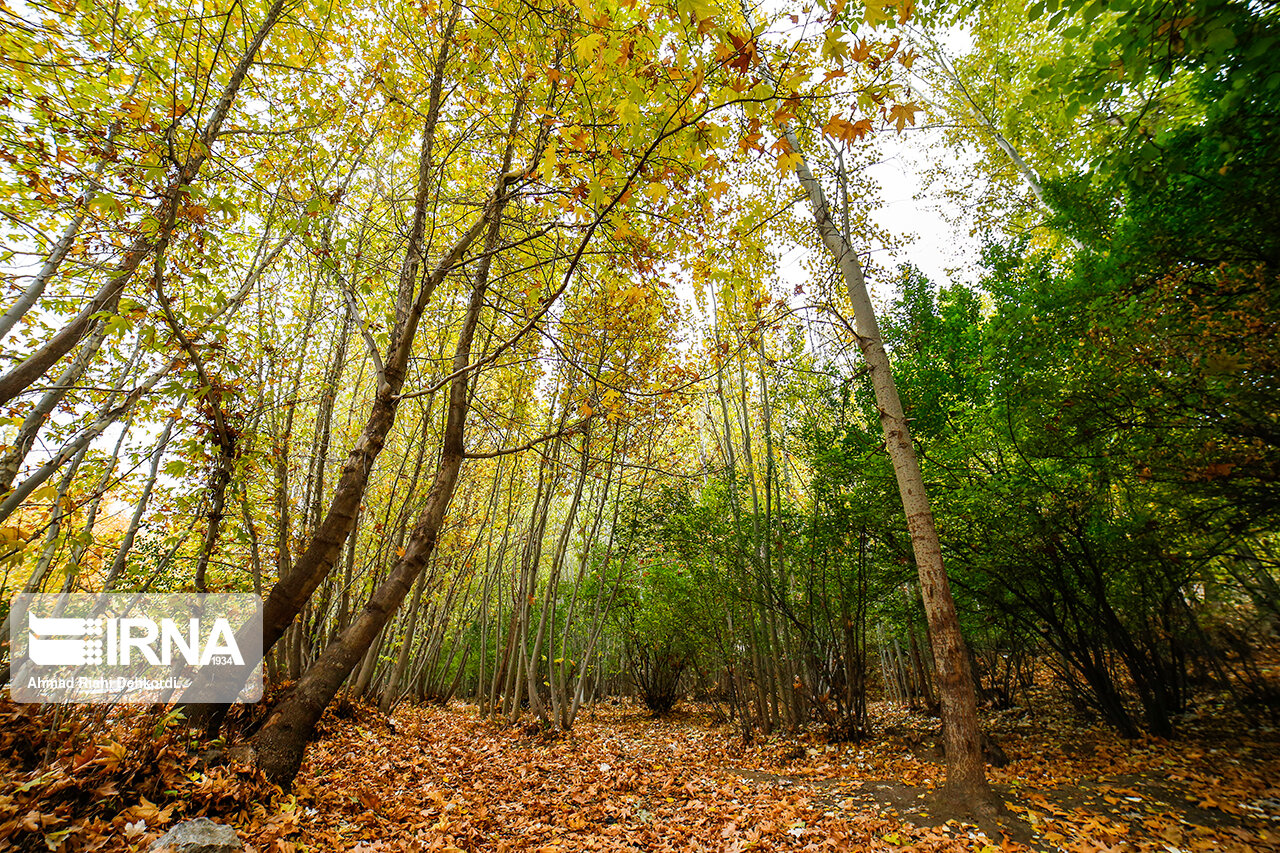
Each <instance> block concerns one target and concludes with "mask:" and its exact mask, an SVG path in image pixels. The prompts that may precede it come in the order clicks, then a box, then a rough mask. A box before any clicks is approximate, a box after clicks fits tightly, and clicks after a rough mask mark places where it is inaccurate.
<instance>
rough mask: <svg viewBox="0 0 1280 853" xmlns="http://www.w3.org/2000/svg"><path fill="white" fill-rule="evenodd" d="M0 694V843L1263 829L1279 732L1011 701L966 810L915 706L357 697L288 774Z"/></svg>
mask: <svg viewBox="0 0 1280 853" xmlns="http://www.w3.org/2000/svg"><path fill="white" fill-rule="evenodd" d="M49 713H50V712H49V711H48V710H47V709H39V708H38V707H37V706H25V707H24V706H13V705H5V706H2V707H0V717H2V718H3V719H2V720H0V723H2V724H3V726H2V728H0V748H2V750H3V756H4V761H5V764H4V768H3V778H2V779H0V847H13V848H16V849H27V850H67V851H77V850H95V849H99V850H145V849H146V848H147V846H148V845H149V844H150V842H151V841H152V840H153V839H155V838H156V837H158V836H159V834H160V833H161V832H163V830H164V829H165V828H166V827H168V826H171V825H173V824H174V823H176V822H178V821H180V820H182V819H185V818H189V817H193V816H196V815H201V814H204V815H208V816H210V817H213V818H214V819H216V820H219V821H221V822H224V823H228V824H230V825H232V826H234V827H235V828H236V829H237V830H238V831H239V832H240V834H241V837H242V838H243V839H244V840H245V842H246V844H247V845H248V846H249V849H251V850H255V851H258V853H273V852H274V851H304V850H316V851H329V850H334V851H368V853H372V852H373V851H400V850H446V851H448V850H513V851H514V850H535V851H546V853H550V852H551V851H565V853H569V851H576V850H645V851H653V850H726V851H737V850H827V849H830V850H885V851H897V850H920V851H962V850H963V851H979V853H991V851H993V850H1023V849H1028V848H1030V849H1035V850H1059V849H1061V850H1069V851H1165V853H1178V851H1198V850H1225V851H1254V850H1280V732H1278V731H1277V730H1276V729H1275V728H1273V727H1270V726H1268V725H1265V724H1263V723H1262V722H1260V721H1257V720H1252V719H1248V718H1245V717H1242V716H1240V715H1238V714H1234V715H1233V714H1228V713H1227V712H1226V711H1213V710H1206V711H1205V712H1203V713H1202V714H1201V716H1199V717H1197V718H1195V719H1192V720H1188V721H1186V724H1185V734H1184V736H1183V737H1181V738H1180V739H1179V740H1177V741H1172V742H1170V741H1162V740H1156V739H1146V740H1140V741H1122V740H1119V739H1117V738H1116V737H1115V735H1114V734H1113V733H1112V732H1110V731H1108V730H1105V729H1101V728H1094V727H1089V726H1085V725H1083V724H1081V723H1079V722H1078V721H1074V720H1071V719H1068V718H1062V717H1058V716H1053V717H1045V716H1033V715H1031V714H1029V713H1027V712H1023V711H1010V712H1004V713H1000V714H992V715H988V716H987V717H986V719H985V723H986V725H987V727H988V729H989V730H990V731H991V732H992V733H993V734H994V736H995V737H996V739H997V740H998V742H999V743H1000V744H1001V746H1002V747H1003V748H1004V750H1005V751H1006V752H1007V753H1008V756H1009V758H1010V763H1009V764H1008V765H1007V766H1006V767H1003V768H992V769H991V771H990V773H991V778H992V781H993V783H994V784H995V786H996V790H997V792H998V794H999V796H1000V798H1001V800H1002V801H1004V802H1005V803H1006V804H1007V809H1008V814H1006V815H1005V816H1003V817H1002V818H1001V820H1000V821H999V823H985V824H984V825H983V826H982V827H979V826H976V825H973V824H970V823H968V822H966V821H965V820H964V819H963V818H962V817H961V816H958V815H955V814H952V813H949V812H947V811H946V810H945V809H944V808H942V807H941V804H940V801H939V800H938V799H937V798H936V797H935V796H934V791H935V790H936V788H937V786H938V785H939V783H940V781H941V779H942V774H943V768H942V764H941V756H940V754H939V753H938V749H937V740H938V732H937V730H938V721H937V720H936V719H935V718H931V717H929V716H928V715H924V714H916V713H908V712H905V711H902V710H900V709H896V708H893V707H890V706H888V705H882V706H877V707H876V708H875V712H874V715H873V719H874V720H875V723H876V731H877V733H878V734H877V736H876V737H875V738H874V739H873V740H870V741H867V742H865V743H862V744H832V743H826V742H824V741H823V739H822V738H821V736H820V735H819V734H817V733H814V734H813V735H799V736H797V735H787V736H781V737H777V738H772V739H768V740H764V741H761V742H758V743H755V744H752V745H744V744H743V743H742V741H741V738H740V737H739V736H738V733H737V730H736V729H735V728H733V727H732V726H728V725H717V724H716V723H715V721H714V717H713V715H712V714H711V713H709V712H708V711H706V710H704V709H699V708H692V709H686V710H684V711H682V712H677V713H676V714H675V715H673V716H671V717H669V718H666V719H654V718H652V717H651V716H649V715H648V714H647V713H645V712H644V711H643V710H641V709H639V708H638V707H635V706H631V705H627V704H623V705H618V706H613V705H605V706H602V707H601V708H600V709H598V710H597V711H595V712H593V713H588V714H585V715H584V716H583V718H582V719H581V721H580V722H579V724H578V725H577V726H576V727H575V729H574V731H573V732H572V733H571V734H568V735H561V734H555V733H550V732H538V731H534V730H531V729H528V728H519V727H511V726H506V725H500V724H496V723H490V722H485V721H483V720H481V719H479V718H478V716H477V714H476V711H475V708H474V707H469V706H463V705H455V706H452V707H449V708H437V707H409V706H402V707H401V708H399V709H398V710H397V711H396V712H395V713H394V714H393V715H392V716H390V717H386V716H383V715H381V714H379V713H378V712H377V711H376V710H373V709H369V708H363V707H357V708H355V709H354V711H353V712H351V713H349V714H345V715H341V716H334V715H331V716H329V717H328V718H326V720H325V722H324V724H323V729H322V736H321V739H320V740H319V742H318V743H316V744H314V745H313V747H312V748H311V750H310V751H309V752H308V760H307V763H306V765H305V766H304V768H303V772H302V774H301V775H300V776H299V777H298V780H297V784H296V785H295V787H294V789H293V790H292V791H291V792H289V793H284V792H281V791H280V790H279V789H276V788H273V787H272V786H269V785H267V784H266V783H265V782H263V781H262V779H261V778H260V776H258V775H257V774H256V773H255V771H254V770H253V769H252V766H251V764H250V763H249V762H248V761H246V759H247V756H246V755H244V754H240V753H237V752H236V751H235V750H234V749H230V750H225V751H221V750H214V751H212V752H210V751H209V750H208V749H207V748H202V747H200V746H198V745H197V744H195V743H194V742H193V741H192V740H190V739H189V735H188V734H187V733H186V731H185V727H184V726H182V724H181V720H178V719H175V718H174V717H172V716H169V717H163V716H155V715H149V716H147V717H146V718H142V717H134V718H132V719H131V720H127V721H125V720H110V719H96V718H92V717H90V718H85V719H79V718H70V717H68V718H65V719H58V720H51V719H50V718H49V716H48V715H49Z"/></svg>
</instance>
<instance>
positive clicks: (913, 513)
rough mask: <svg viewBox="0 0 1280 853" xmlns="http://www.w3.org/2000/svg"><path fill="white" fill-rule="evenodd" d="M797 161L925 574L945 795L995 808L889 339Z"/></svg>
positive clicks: (819, 195) (817, 188) (854, 259)
mask: <svg viewBox="0 0 1280 853" xmlns="http://www.w3.org/2000/svg"><path fill="white" fill-rule="evenodd" d="M786 139H787V141H788V143H789V144H790V146H791V148H792V150H793V151H795V152H796V153H798V154H800V155H801V156H800V159H799V160H797V161H796V165H795V170H796V177H797V178H798V179H799V181H800V185H801V187H802V188H803V189H804V191H805V193H806V194H807V195H808V197H809V201H810V204H811V207H812V209H813V217H814V221H815V224H816V226H817V228H818V233H819V235H820V236H821V238H822V242H823V244H824V245H825V246H826V247H827V249H828V251H830V252H831V254H832V256H833V258H834V259H835V261H836V264H837V266H838V267H839V270H840V273H841V275H842V276H843V278H844V282H845V287H846V289H847V290H848V296H849V301H850V303H851V304H852V306H853V313H854V327H855V330H856V334H857V339H858V348H859V350H861V352H862V356H863V358H864V359H865V360H866V362H867V367H868V369H869V370H870V373H871V383H872V387H873V389H874V391H875V398H876V406H877V408H878V409H879V412H880V424H881V427H882V429H883V431H884V437H885V449H886V450H887V451H888V453H889V458H890V460H891V461H892V462H893V471H894V475H895V477H896V479H897V481H898V493H899V495H900V497H901V498H902V507H903V510H904V512H905V513H906V516H907V529H908V530H909V531H910V534H911V545H912V549H913V550H914V551H915V556H916V567H917V570H918V572H919V576H920V590H921V595H922V597H923V599H924V605H925V614H926V617H927V619H928V623H929V636H930V639H931V640H932V643H933V653H934V666H935V669H936V671H937V677H938V685H937V686H938V693H939V698H940V699H941V702H942V716H943V721H944V725H943V739H944V741H945V743H946V752H947V780H946V788H947V793H948V794H949V795H951V796H952V797H954V798H955V799H956V800H958V801H959V802H961V803H963V804H964V805H965V806H967V807H969V808H972V809H974V810H975V811H978V812H990V811H992V810H993V809H994V808H995V798H994V795H993V794H992V792H991V788H990V787H989V786H988V784H987V778H986V773H985V770H984V767H983V757H982V744H981V732H980V730H979V727H978V711H977V697H976V696H975V695H974V692H973V679H972V678H971V677H970V675H969V658H968V653H967V652H966V651H965V644H964V637H963V636H962V635H961V633H960V620H959V617H958V616H957V614H956V608H955V602H954V600H953V599H952V596H951V585H950V583H949V582H948V580H947V573H946V569H945V567H944V566H943V561H942V548H941V546H940V545H939V543H938V532H937V529H936V528H935V527H934V522H933V513H932V511H931V510H930V507H929V497H928V495H927V494H926V492H925V488H924V476H923V475H922V474H921V472H920V463H919V460H918V459H917V458H916V452H915V447H914V446H913V445H912V443H911V433H910V431H909V429H908V427H907V419H906V416H905V415H904V414H903V410H902V401H901V400H900V399H899V397H898V388H897V385H896V384H895V383H894V379H893V373H892V370H891V369H890V366H889V357H888V355H887V354H886V352H885V348H884V341H883V339H882V338H881V335H880V328H879V325H878V323H877V322H876V316H875V311H874V309H873V308H872V305H871V297H870V294H869V293H868V291H867V285H866V280H865V278H864V276H863V272H862V264H861V262H860V261H859V260H858V256H857V254H855V253H854V251H853V247H852V246H850V245H849V241H848V240H847V239H846V236H845V235H844V234H841V233H840V231H839V230H838V229H837V228H836V226H835V223H834V221H833V220H832V218H831V212H830V209H829V208H828V206H827V201H826V198H825V196H824V195H823V192H822V187H821V185H820V184H819V183H818V181H817V179H816V178H814V176H813V174H812V172H811V171H810V170H809V165H808V162H807V161H806V160H805V158H804V155H803V153H802V151H803V149H801V147H800V142H799V140H798V139H797V138H796V135H795V133H794V132H793V131H791V130H789V129H788V130H787V131H786Z"/></svg>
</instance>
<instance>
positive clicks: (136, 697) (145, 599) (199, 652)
mask: <svg viewBox="0 0 1280 853" xmlns="http://www.w3.org/2000/svg"><path fill="white" fill-rule="evenodd" d="M8 623H9V647H10V649H11V651H12V654H11V661H12V663H11V666H10V684H9V695H10V697H11V698H12V699H13V700H14V701H17V702H94V703H101V704H116V703H121V702H127V703H138V704H149V703H156V702H158V703H170V702H183V703H200V702H216V703H232V702H256V701H258V699H260V698H261V697H262V599H261V598H259V597H258V596H256V595H249V594H237V593H225V594H223V593H217V594H214V593H210V594H184V593H176V594H169V593H142V592H138V593H134V592H113V593H101V594H90V593H73V594H35V593H19V594H18V595H16V596H15V597H14V598H13V600H12V602H11V606H10V610H9V619H8Z"/></svg>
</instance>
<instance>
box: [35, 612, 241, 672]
mask: <svg viewBox="0 0 1280 853" xmlns="http://www.w3.org/2000/svg"><path fill="white" fill-rule="evenodd" d="M185 621H186V624H185V625H180V624H179V622H178V620H175V619H161V620H159V624H157V622H156V620H154V619H150V618H147V617H133V618H127V619H118V618H115V617H99V618H96V619H69V618H66V617H57V616H35V615H32V614H30V613H28V615H27V628H28V630H29V631H30V632H31V636H30V638H29V641H28V642H29V645H28V647H27V654H28V655H29V657H30V658H31V662H32V663H34V664H36V665H37V666H84V665H86V664H91V665H106V666H129V665H131V664H132V663H134V662H135V660H137V656H140V657H141V658H142V659H143V660H145V661H146V662H147V663H149V664H151V665H153V666H168V665H170V664H172V663H174V662H175V654H174V653H175V652H176V653H177V655H179V656H180V657H181V658H182V660H184V661H185V662H186V663H188V664H190V665H192V666H209V665H211V664H226V663H233V664H236V665H237V666H243V665H244V655H242V654H241V653H240V647H239V646H238V645H236V636H235V632H234V631H232V630H231V623H230V622H229V621H227V620H226V619H225V618H221V617H220V618H216V619H213V620H211V621H212V627H209V628H206V629H205V630H203V631H202V630H201V620H200V619H187V620H185Z"/></svg>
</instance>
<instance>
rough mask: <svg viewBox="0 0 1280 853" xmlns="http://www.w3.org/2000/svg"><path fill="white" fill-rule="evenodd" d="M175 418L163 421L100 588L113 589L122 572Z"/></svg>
mask: <svg viewBox="0 0 1280 853" xmlns="http://www.w3.org/2000/svg"><path fill="white" fill-rule="evenodd" d="M176 420H177V416H176V415H170V416H169V420H167V421H165V424H164V431H163V432H161V433H160V439H159V441H157V442H156V449H155V450H153V451H152V452H151V471H150V473H149V474H148V475H147V482H146V485H144V486H143V487H142V494H141V495H139V496H138V505H137V506H136V507H135V508H134V510H133V517H132V518H131V519H129V528H128V530H126V531H125V534H124V538H123V539H121V540H120V547H119V548H117V549H116V556H115V559H114V560H112V562H111V571H109V572H107V577H106V579H105V580H103V582H102V588H103V589H104V590H106V591H107V592H110V591H111V590H113V589H115V585H116V583H117V582H118V581H119V580H120V577H121V575H123V574H124V567H125V563H126V561H127V560H128V558H129V551H130V550H132V548H133V541H134V539H136V538H137V536H138V530H139V528H140V527H141V526H142V517H143V515H144V514H146V511H147V504H148V503H150V502H151V492H152V490H153V489H154V488H155V485H156V475H157V474H158V472H159V470H160V459H161V458H162V457H163V456H164V449H165V447H166V446H167V445H168V444H169V436H170V435H171V434H172V433H173V424H174V422H175V421H176Z"/></svg>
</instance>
